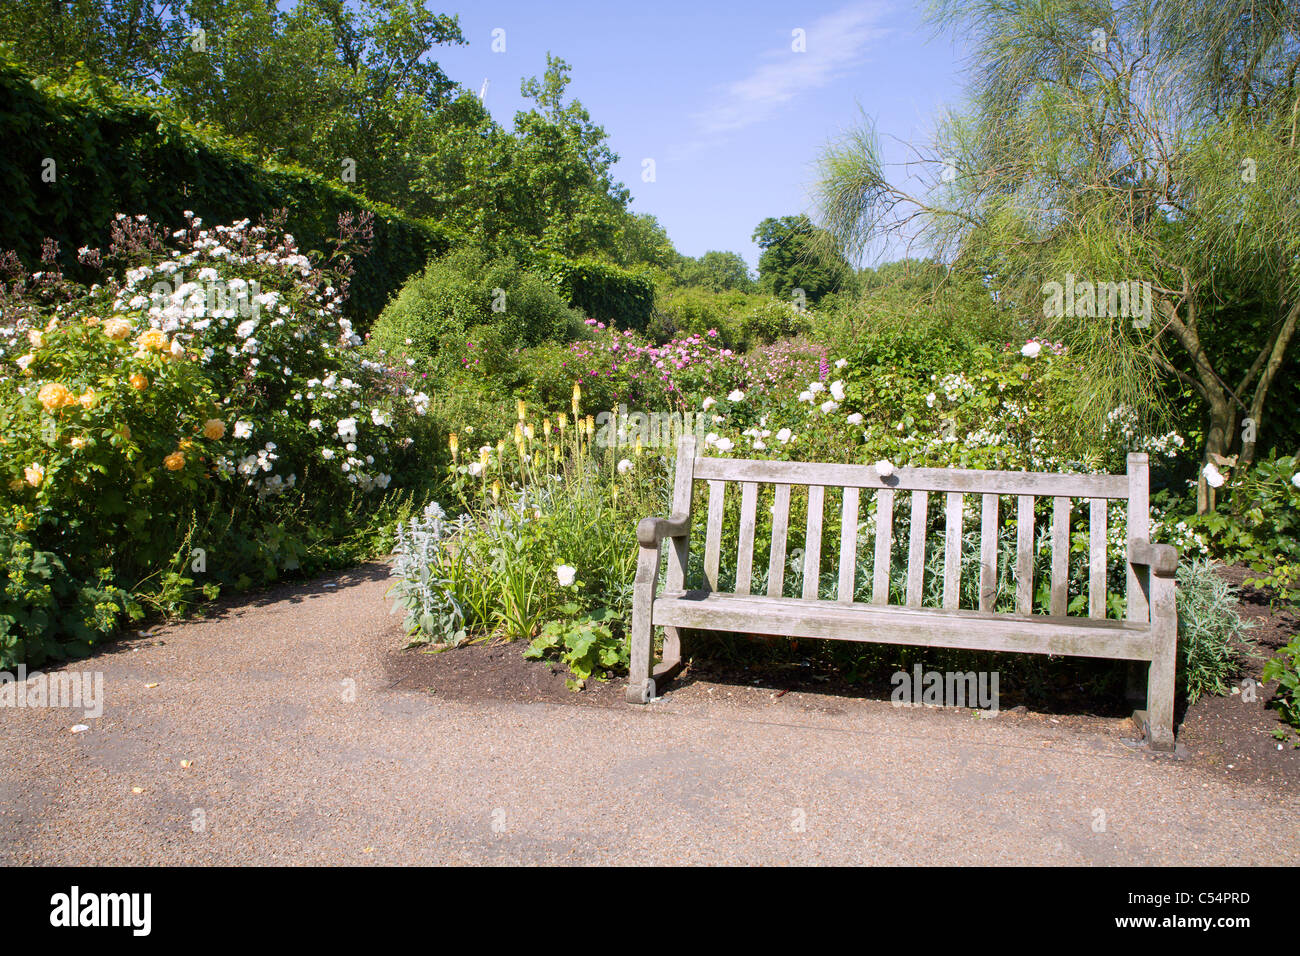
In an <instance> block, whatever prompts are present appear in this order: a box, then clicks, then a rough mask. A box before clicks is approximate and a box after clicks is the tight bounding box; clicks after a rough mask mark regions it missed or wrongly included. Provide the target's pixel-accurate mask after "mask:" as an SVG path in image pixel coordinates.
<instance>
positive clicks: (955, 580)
mask: <svg viewBox="0 0 1300 956" xmlns="http://www.w3.org/2000/svg"><path fill="white" fill-rule="evenodd" d="M963 497H964V496H963V495H961V494H960V493H958V492H955V491H950V492H948V514H947V524H946V526H945V527H946V535H947V537H946V539H945V541H944V548H943V606H944V607H946V608H955V607H956V606H957V604H958V602H959V601H960V600H961V506H962V498H963Z"/></svg>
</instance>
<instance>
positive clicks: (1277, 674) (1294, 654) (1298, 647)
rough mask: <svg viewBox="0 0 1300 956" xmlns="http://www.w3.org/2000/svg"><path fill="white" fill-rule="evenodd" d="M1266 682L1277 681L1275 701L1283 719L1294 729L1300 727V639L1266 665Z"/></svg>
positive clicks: (1279, 652)
mask: <svg viewBox="0 0 1300 956" xmlns="http://www.w3.org/2000/svg"><path fill="white" fill-rule="evenodd" d="M1262 676H1263V678H1264V680H1266V681H1277V682H1278V687H1277V693H1276V695H1275V696H1274V700H1275V701H1276V702H1277V708H1278V710H1279V711H1280V712H1281V714H1282V718H1283V719H1284V720H1285V721H1286V722H1287V723H1289V724H1290V725H1291V726H1292V727H1300V637H1293V638H1292V639H1291V643H1289V644H1287V645H1286V647H1284V648H1282V649H1281V650H1280V651H1278V652H1277V655H1276V656H1274V657H1273V658H1271V659H1270V660H1268V661H1266V662H1265V663H1264V671H1263V674H1262Z"/></svg>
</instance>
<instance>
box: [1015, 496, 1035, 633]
mask: <svg viewBox="0 0 1300 956" xmlns="http://www.w3.org/2000/svg"><path fill="white" fill-rule="evenodd" d="M1033 611H1034V496H1033V495H1020V496H1019V497H1018V498H1017V499H1016V613H1017V614H1032V613H1033Z"/></svg>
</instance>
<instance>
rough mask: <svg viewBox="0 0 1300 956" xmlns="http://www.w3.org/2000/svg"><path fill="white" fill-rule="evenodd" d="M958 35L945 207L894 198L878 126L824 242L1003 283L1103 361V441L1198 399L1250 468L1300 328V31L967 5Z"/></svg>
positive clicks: (1211, 441)
mask: <svg viewBox="0 0 1300 956" xmlns="http://www.w3.org/2000/svg"><path fill="white" fill-rule="evenodd" d="M938 16H939V20H940V22H941V23H943V24H945V25H947V26H950V27H954V28H958V29H960V30H962V31H964V33H965V34H966V35H967V36H969V37H970V38H971V41H972V43H973V45H974V49H975V54H976V55H975V62H976V64H977V65H976V67H975V68H974V70H973V71H972V73H971V76H970V87H971V88H970V101H971V102H972V104H973V106H972V107H971V108H970V109H969V110H968V111H967V112H966V113H964V114H953V115H949V116H946V117H944V118H943V119H942V121H941V123H940V126H939V129H938V133H937V135H936V137H935V139H934V141H933V142H932V143H930V144H927V145H921V146H918V147H916V150H917V154H918V159H919V164H920V166H921V167H922V168H924V169H926V170H928V172H929V180H928V182H929V189H928V190H927V191H926V192H923V193H921V194H913V193H910V192H907V191H905V190H902V189H899V188H897V187H895V186H894V185H893V184H892V183H891V182H890V180H889V177H888V176H887V175H886V172H885V170H884V166H883V163H882V160H881V153H880V149H879V142H878V139H877V137H876V135H875V130H874V128H873V126H872V124H871V123H870V121H869V120H868V121H866V122H864V123H863V124H861V125H860V126H859V127H857V128H856V129H854V130H853V131H852V132H851V133H850V134H849V135H848V136H847V137H846V138H845V140H844V141H842V142H841V143H839V144H837V145H836V146H833V147H832V148H830V149H829V150H828V151H827V152H826V153H825V155H824V156H823V159H822V175H821V181H820V185H819V204H820V207H821V209H822V214H823V215H822V220H823V224H824V225H825V226H826V228H827V229H828V230H829V231H830V233H831V234H832V235H833V236H834V237H835V238H836V239H837V240H838V241H840V242H841V243H843V244H844V245H845V246H846V247H847V248H849V249H850V250H852V251H860V250H861V249H863V248H865V246H866V244H867V243H869V242H872V241H878V240H880V239H882V238H884V237H888V236H894V237H897V236H904V237H906V238H908V239H909V240H921V241H923V242H926V243H928V244H929V245H930V246H931V248H932V250H933V251H934V253H935V254H936V255H937V256H938V257H940V258H941V259H943V260H944V261H947V262H950V263H962V264H964V265H966V266H967V267H969V268H971V269H978V270H980V271H982V272H983V273H984V274H986V275H988V276H989V277H990V281H991V284H992V286H993V288H994V291H995V293H996V294H997V296H998V299H999V302H1000V303H1002V304H1004V305H1006V306H1007V307H1010V308H1014V309H1016V310H1017V311H1018V312H1019V313H1020V314H1021V315H1022V316H1023V317H1025V318H1026V319H1029V320H1031V321H1034V322H1036V323H1038V324H1040V325H1043V326H1045V327H1046V329H1047V330H1048V331H1049V332H1054V333H1056V334H1060V335H1063V336H1065V337H1067V338H1068V339H1069V340H1070V342H1071V343H1072V344H1073V345H1074V346H1075V348H1076V349H1077V350H1079V352H1080V353H1081V354H1082V356H1083V358H1084V360H1085V362H1086V363H1087V364H1088V366H1089V368H1090V372H1091V373H1092V374H1091V375H1090V378H1089V382H1090V385H1091V389H1090V391H1089V393H1088V396H1087V398H1088V407H1087V409H1085V411H1091V412H1092V414H1093V416H1094V419H1095V420H1098V421H1100V419H1101V418H1102V417H1103V416H1104V414H1105V412H1106V411H1107V410H1108V409H1109V408H1112V407H1114V406H1115V405H1116V404H1118V403H1128V404H1131V405H1135V406H1137V407H1139V408H1143V409H1159V408H1160V407H1161V406H1162V405H1166V406H1167V405H1169V404H1173V403H1175V402H1181V401H1182V397H1183V395H1184V394H1185V395H1186V397H1187V398H1195V399H1199V400H1200V402H1201V403H1202V404H1203V407H1204V409H1205V420H1206V425H1205V434H1204V440H1203V446H1204V456H1205V460H1206V461H1207V462H1209V461H1219V460H1222V456H1224V455H1227V454H1228V452H1229V451H1230V450H1231V449H1232V448H1234V447H1236V445H1235V442H1236V440H1237V439H1238V438H1239V437H1240V438H1241V439H1242V441H1241V445H1240V450H1241V460H1242V461H1249V460H1250V459H1251V457H1252V456H1253V455H1254V452H1255V443H1256V440H1257V435H1258V434H1259V433H1260V432H1261V431H1262V430H1263V428H1264V424H1265V421H1266V419H1267V411H1268V409H1267V396H1268V394H1269V390H1270V388H1271V387H1272V385H1273V383H1274V381H1275V380H1276V378H1277V376H1278V375H1279V373H1281V371H1282V369H1283V367H1284V363H1285V357H1286V353H1287V348H1288V346H1289V344H1290V342H1291V339H1292V337H1293V336H1294V333H1295V330H1296V323H1297V319H1298V318H1300V268H1298V266H1297V264H1298V263H1300V258H1298V256H1300V229H1298V228H1297V227H1298V226H1300V198H1298V197H1300V154H1297V139H1296V131H1297V115H1298V113H1300V98H1298V93H1300V88H1297V86H1296V82H1297V68H1300V13H1298V12H1297V10H1296V9H1295V7H1294V5H1293V4H1290V3H1286V2H1283V0H1227V2H1224V0H1182V2H1180V3H1177V4H1172V3H1167V4H1157V3H1154V2H1136V3H1127V2H1119V0H1114V2H1112V0H1013V2H1005V0H948V2H944V3H941V4H940V5H939V8H938ZM1079 283H1082V285H1079ZM1066 286H1070V287H1071V288H1072V289H1074V288H1075V287H1076V286H1077V287H1078V291H1079V295H1077V296H1071V297H1069V298H1066V297H1065V296H1064V295H1063V294H1062V291H1063V289H1064V287H1066ZM1148 290H1149V298H1146V296H1147V293H1148ZM1121 293H1136V295H1137V299H1138V305H1137V307H1136V308H1135V307H1134V303H1133V302H1132V301H1129V300H1131V299H1132V298H1133V296H1132V295H1128V294H1125V295H1123V296H1121ZM1071 299H1072V300H1073V301H1071ZM1147 301H1149V303H1150V309H1149V311H1148V310H1146V309H1145V307H1144V306H1145V302H1147ZM1246 420H1249V421H1246ZM1243 423H1244V424H1245V427H1244V429H1243V428H1241V426H1242V425H1243ZM1243 432H1244V434H1243ZM1212 502H1213V495H1212V493H1211V492H1210V490H1209V489H1207V487H1206V484H1205V481H1204V477H1203V476H1202V478H1201V483H1200V488H1199V493H1198V506H1199V507H1200V508H1201V509H1204V508H1206V507H1209V506H1211V505H1212Z"/></svg>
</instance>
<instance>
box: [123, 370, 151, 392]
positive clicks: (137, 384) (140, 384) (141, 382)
mask: <svg viewBox="0 0 1300 956" xmlns="http://www.w3.org/2000/svg"><path fill="white" fill-rule="evenodd" d="M127 381H128V382H130V383H131V387H132V388H134V389H136V390H137V391H141V392H143V391H144V390H145V389H146V388H148V387H149V379H147V378H145V377H144V375H142V374H140V373H139V372H136V373H135V374H134V375H132V376H131V377H130V378H129V379H127Z"/></svg>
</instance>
